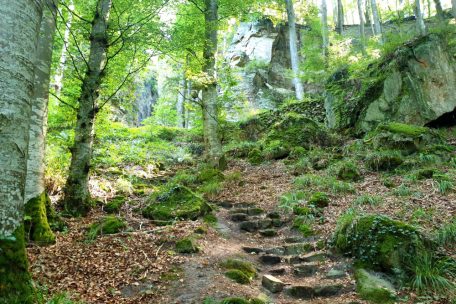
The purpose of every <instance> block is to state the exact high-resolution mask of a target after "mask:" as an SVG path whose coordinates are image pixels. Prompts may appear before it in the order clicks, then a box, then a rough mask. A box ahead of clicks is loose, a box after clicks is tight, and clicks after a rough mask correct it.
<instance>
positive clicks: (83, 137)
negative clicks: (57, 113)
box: [64, 0, 112, 216]
mask: <svg viewBox="0 0 456 304" xmlns="http://www.w3.org/2000/svg"><path fill="white" fill-rule="evenodd" d="M111 6H112V0H98V3H97V7H96V13H95V17H94V20H93V22H92V30H91V35H90V38H91V41H90V54H89V60H88V67H87V72H86V74H85V76H84V80H83V83H82V88H81V96H80V97H79V99H78V104H79V109H78V114H77V121H76V129H75V138H74V143H73V146H72V148H71V164H70V170H69V175H68V179H67V181H66V185H65V189H64V203H65V210H66V211H67V212H68V213H69V214H71V215H74V216H80V215H85V214H87V212H88V211H89V210H90V208H91V199H90V192H89V185H88V184H89V172H90V163H91V158H92V149H93V138H94V124H95V116H96V114H97V111H98V108H97V99H98V95H99V90H100V84H101V82H102V80H103V77H104V74H105V71H104V68H105V65H106V54H107V51H108V36H107V28H108V21H109V13H110V10H111Z"/></svg>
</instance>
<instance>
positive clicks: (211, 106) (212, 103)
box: [202, 0, 224, 167]
mask: <svg viewBox="0 0 456 304" xmlns="http://www.w3.org/2000/svg"><path fill="white" fill-rule="evenodd" d="M204 4H205V10H204V33H205V35H204V38H205V39H204V46H203V59H204V65H203V73H204V74H205V76H206V78H207V79H208V81H207V83H206V84H205V85H204V87H203V90H202V93H203V94H202V97H203V98H202V108H203V125H204V141H205V147H206V159H207V161H208V163H209V164H211V165H212V166H214V167H224V164H223V162H224V157H223V152H222V144H221V142H220V138H219V131H218V130H219V125H218V115H219V106H218V102H217V80H216V73H215V54H216V53H217V37H218V35H217V34H218V3H217V0H204Z"/></svg>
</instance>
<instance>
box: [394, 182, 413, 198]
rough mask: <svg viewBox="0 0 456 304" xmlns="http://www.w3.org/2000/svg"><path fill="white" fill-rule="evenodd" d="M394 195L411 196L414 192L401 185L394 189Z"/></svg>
mask: <svg viewBox="0 0 456 304" xmlns="http://www.w3.org/2000/svg"><path fill="white" fill-rule="evenodd" d="M393 194H394V195H396V196H402V197H404V196H410V195H412V194H413V192H412V190H411V189H410V188H409V187H408V186H407V185H405V184H401V185H400V186H399V187H397V188H396V189H394V191H393Z"/></svg>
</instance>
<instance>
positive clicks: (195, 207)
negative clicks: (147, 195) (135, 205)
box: [143, 185, 212, 223]
mask: <svg viewBox="0 0 456 304" xmlns="http://www.w3.org/2000/svg"><path fill="white" fill-rule="evenodd" d="M211 211H212V208H211V206H210V205H209V204H208V203H207V202H206V201H205V200H204V199H203V198H202V197H200V196H198V195H197V194H195V193H193V192H192V191H191V190H190V189H189V188H187V187H185V186H182V185H168V186H166V187H165V189H164V190H163V191H161V192H159V193H158V194H155V195H153V196H152V197H151V199H150V203H149V205H148V206H147V207H146V208H145V209H144V210H143V215H144V216H145V217H147V218H149V219H152V220H156V221H162V222H165V223H166V222H170V221H173V220H176V219H177V220H187V219H188V220H196V219H197V218H198V217H200V216H204V215H206V214H208V213H210V212H211Z"/></svg>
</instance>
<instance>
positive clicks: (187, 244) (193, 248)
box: [176, 238, 199, 253]
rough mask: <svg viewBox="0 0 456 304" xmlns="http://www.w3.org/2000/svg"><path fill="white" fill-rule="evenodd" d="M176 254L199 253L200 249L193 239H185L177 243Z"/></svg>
mask: <svg viewBox="0 0 456 304" xmlns="http://www.w3.org/2000/svg"><path fill="white" fill-rule="evenodd" d="M176 252H179V253H198V252H199V248H198V246H197V245H196V241H195V240H194V239H193V238H183V239H181V240H179V241H177V242H176Z"/></svg>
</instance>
